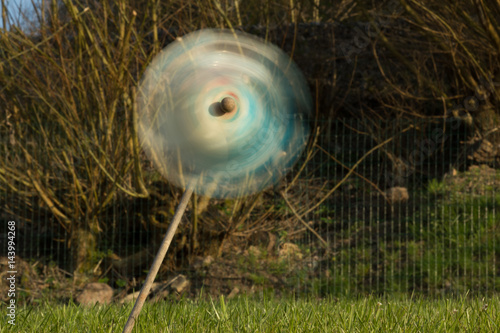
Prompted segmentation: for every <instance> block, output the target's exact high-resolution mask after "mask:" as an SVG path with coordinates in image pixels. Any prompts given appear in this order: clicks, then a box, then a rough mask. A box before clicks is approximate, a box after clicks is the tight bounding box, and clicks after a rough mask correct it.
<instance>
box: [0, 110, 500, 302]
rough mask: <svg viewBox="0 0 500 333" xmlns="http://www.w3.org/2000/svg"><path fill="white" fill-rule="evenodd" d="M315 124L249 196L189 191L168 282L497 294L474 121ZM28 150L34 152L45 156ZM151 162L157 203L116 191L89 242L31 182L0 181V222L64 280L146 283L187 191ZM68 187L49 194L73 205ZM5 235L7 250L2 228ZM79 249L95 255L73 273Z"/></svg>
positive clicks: (220, 287)
mask: <svg viewBox="0 0 500 333" xmlns="http://www.w3.org/2000/svg"><path fill="white" fill-rule="evenodd" d="M316 127H319V132H318V135H317V137H316V138H314V135H313V138H311V142H310V145H309V148H308V150H307V152H306V153H305V154H304V155H303V157H302V158H301V160H300V161H299V163H297V165H296V166H295V168H294V170H293V171H292V172H291V173H290V174H288V175H287V176H286V177H285V178H284V179H283V180H282V181H281V182H280V183H279V184H277V185H276V186H275V187H273V188H271V189H268V190H266V191H265V192H264V193H260V194H257V195H253V196H250V197H248V198H244V199H241V200H216V199H210V200H209V199H207V198H203V197H196V196H195V198H194V199H193V204H191V206H190V207H189V209H188V211H187V213H186V215H185V217H184V219H183V221H182V224H181V227H180V229H179V231H178V233H177V234H176V236H175V238H174V243H173V245H172V248H171V250H170V251H169V254H168V255H167V259H166V260H165V263H164V267H163V270H162V272H161V274H163V275H169V274H173V273H183V274H186V275H187V276H188V277H189V278H190V279H191V281H192V292H193V293H195V292H198V291H199V290H201V288H207V289H208V290H210V288H213V289H215V290H217V291H219V292H228V293H229V292H230V291H231V290H233V289H234V287H238V288H240V289H243V290H244V291H249V292H253V291H255V290H266V289H270V290H274V291H275V292H278V293H290V292H292V293H295V294H298V295H319V296H324V295H331V294H333V295H342V294H359V293H362V294H366V293H388V292H403V293H407V292H408V293H409V292H419V293H425V294H464V293H467V292H468V293H472V294H490V293H494V292H498V291H500V278H499V276H500V267H499V264H498V261H499V259H500V258H499V256H500V249H499V247H500V245H499V244H500V230H499V226H500V223H499V222H500V216H499V214H498V209H499V207H500V192H499V191H498V188H499V186H500V174H499V171H498V169H496V167H498V166H497V165H495V162H494V161H492V162H491V163H489V164H484V163H483V164H480V163H477V162H475V161H474V159H473V158H471V156H472V152H473V149H474V147H473V146H472V145H471V143H470V142H469V141H468V140H469V138H470V134H471V133H469V132H468V127H467V126H465V125H464V124H463V123H461V122H457V121H454V120H432V121H430V120H419V121H409V120H405V121H402V120H390V121H379V122H373V121H371V122H368V121H367V120H363V119H347V118H346V119H336V120H332V119H330V120H323V121H318V122H316ZM374 129H378V130H377V131H375V130H374ZM27 130H29V129H27ZM28 137H29V136H26V138H28ZM10 140H11V139H10V138H9V137H8V136H3V137H2V138H1V145H2V146H1V150H2V154H3V157H2V158H3V159H4V165H10V166H11V167H18V168H19V172H21V173H22V172H24V171H23V165H21V164H19V163H17V162H16V161H17V160H18V159H19V160H20V156H21V155H22V154H23V152H22V151H20V150H19V149H18V148H16V147H17V146H16V145H12V144H11V142H10ZM18 140H21V138H19V139H18ZM25 146H27V145H23V147H25ZM28 146H29V145H28ZM32 146H33V148H34V151H32V152H29V153H30V154H31V156H34V157H37V156H38V155H40V156H38V158H39V160H44V159H47V160H48V161H50V156H45V157H44V156H41V153H40V152H38V153H37V151H36V150H37V149H39V148H38V147H39V145H38V144H33V145H32ZM39 163H41V162H39ZM143 163H144V164H145V165H146V168H145V170H146V173H145V176H144V177H145V179H146V184H147V187H148V190H149V192H150V196H149V197H143V198H138V197H131V196H128V195H126V194H120V195H118V196H117V197H116V198H115V199H113V202H112V204H111V205H109V206H108V207H109V208H106V209H104V210H103V211H102V212H100V213H99V214H98V217H97V221H98V228H96V229H95V230H93V231H92V232H91V234H92V235H93V236H92V237H89V236H88V235H87V234H85V233H79V231H78V230H76V229H75V225H76V223H75V221H69V222H68V223H62V222H61V220H60V219H58V218H57V216H55V214H54V210H53V209H50V207H47V202H46V201H44V200H43V198H41V196H42V194H41V193H40V192H37V191H33V190H32V189H33V186H31V185H30V184H25V185H23V184H22V183H21V184H20V183H16V185H15V186H11V185H12V184H14V182H16V181H18V180H16V179H6V178H5V177H1V181H2V183H1V185H2V186H1V188H0V195H1V205H0V215H1V217H2V220H3V221H5V222H7V221H10V220H15V221H16V223H17V230H18V233H17V238H16V239H17V244H16V246H17V255H18V256H19V257H20V258H22V259H23V260H25V261H27V262H30V263H31V264H33V265H36V263H44V264H49V263H51V262H52V263H53V264H54V265H55V266H57V267H60V269H61V270H64V271H66V272H67V274H68V277H70V276H72V274H74V272H76V271H79V272H81V273H85V274H90V275H91V276H93V277H94V279H100V280H105V281H109V282H110V283H113V284H115V285H116V284H118V285H119V284H120V283H124V281H125V283H129V282H130V281H132V280H135V279H137V280H140V279H141V278H142V277H144V276H145V271H147V269H148V267H149V266H148V265H149V264H150V263H151V261H152V258H153V256H154V254H155V251H156V249H157V247H158V244H159V241H160V240H161V238H162V236H163V234H164V232H165V230H166V227H167V226H168V222H169V220H170V218H171V216H172V215H173V210H174V209H175V205H176V203H177V202H178V200H179V198H180V194H181V190H180V189H176V188H174V187H172V186H171V185H169V184H168V183H166V182H165V181H163V180H162V179H161V177H159V175H158V174H156V173H155V172H154V170H153V169H151V170H150V169H148V168H147V162H146V161H145V160H144V161H143ZM41 164H43V163H41ZM48 165H50V163H48ZM40 177H44V174H43V168H40ZM61 177H62V178H60V179H64V177H67V178H71V177H72V175H71V174H67V175H61ZM30 179H35V178H34V177H31V178H30ZM59 181H60V180H59ZM123 181H124V182H127V181H130V180H126V179H125V180H123ZM49 183H50V181H49ZM67 184H71V181H68V183H62V184H59V183H57V182H55V183H53V188H52V189H50V190H53V191H60V192H61V195H60V198H61V200H63V199H64V200H68V198H69V197H67V196H64V195H63V193H64V192H65V191H70V190H71V189H70V188H68V187H67V186H68V185H67ZM23 191H25V192H26V193H24V192H23ZM53 204H54V206H57V205H58V203H53ZM65 204H66V205H68V206H70V203H68V202H66V203H65ZM85 218H86V217H85V214H82V216H81V219H82V220H84V219H85ZM2 223H4V222H2ZM4 225H6V224H4ZM85 237H87V238H85ZM76 238H80V239H79V240H80V245H79V246H78V247H77V248H76V249H75V242H76V241H75V239H76ZM82 240H83V241H82ZM1 241H2V245H1V246H2V249H5V248H6V247H7V229H6V227H4V228H3V230H2V237H1ZM81 244H83V245H81ZM78 252H80V254H81V252H87V253H86V254H87V257H88V260H87V263H86V265H85V266H80V267H77V268H75V260H76V259H75V258H77V257H78V255H79V254H78ZM73 270H74V271H73Z"/></svg>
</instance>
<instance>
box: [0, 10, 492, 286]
mask: <svg viewBox="0 0 500 333" xmlns="http://www.w3.org/2000/svg"><path fill="white" fill-rule="evenodd" d="M3 8H5V6H4V7H3ZM2 16H3V22H4V27H3V29H2V32H1V34H0V105H1V113H0V116H1V118H0V152H1V153H0V199H1V202H0V216H2V219H3V220H10V219H16V221H18V222H19V230H20V235H21V237H20V239H22V241H23V242H24V245H22V246H21V247H20V249H22V250H20V251H24V252H22V253H21V256H22V257H24V258H30V257H31V258H36V259H35V260H38V259H39V258H41V257H44V258H48V259H49V260H50V258H52V260H54V261H55V262H56V263H57V265H58V266H61V267H62V268H61V269H64V271H65V273H64V274H63V276H64V277H71V278H72V279H76V280H77V281H80V280H82V281H86V280H87V279H89V277H90V278H95V279H104V280H106V281H109V282H110V283H111V284H113V285H114V286H120V285H123V283H125V285H126V286H127V288H130V286H133V281H135V280H134V279H133V277H134V276H135V275H140V274H141V273H142V270H143V269H147V268H146V266H147V262H148V260H150V257H151V252H154V249H155V248H156V246H157V242H158V241H159V240H160V239H161V233H162V232H163V231H164V230H165V227H166V224H167V223H168V221H169V219H170V217H171V216H172V214H173V210H174V207H175V206H176V205H177V202H178V200H179V199H180V189H176V188H173V187H172V186H170V184H168V183H165V182H164V181H163V180H162V179H161V177H160V176H159V175H158V174H157V173H156V172H155V171H154V169H153V168H152V166H151V164H150V163H149V162H148V161H147V159H146V158H145V156H144V155H143V153H142V151H141V147H140V143H139V142H138V140H137V135H136V130H135V127H134V119H135V117H136V115H135V110H134V105H135V87H136V86H137V84H138V80H139V79H140V77H141V74H142V73H143V71H144V70H145V68H146V66H147V65H148V63H149V62H150V61H151V59H152V58H153V57H154V56H155V55H156V54H157V53H158V52H159V51H160V50H161V49H162V48H163V47H164V46H165V45H166V44H167V43H169V42H171V41H172V40H174V39H175V37H177V36H182V35H184V34H185V33H188V32H190V31H194V30H197V29H202V28H207V27H221V28H233V29H237V30H244V31H248V32H251V33H253V34H256V35H259V36H261V37H262V38H264V39H266V40H268V41H270V42H273V43H276V44H277V45H279V46H280V47H282V48H283V49H284V50H285V51H286V52H288V53H289V54H290V55H291V56H292V57H293V58H294V59H295V60H296V62H297V63H298V64H299V67H301V69H302V70H303V71H304V73H305V74H306V76H307V78H308V83H309V85H310V87H311V91H312V94H313V96H315V108H316V118H315V119H314V120H312V123H311V126H312V128H313V129H314V135H312V137H311V141H310V144H309V146H308V150H307V153H306V154H305V155H304V157H303V159H302V161H301V162H300V163H299V164H298V165H297V168H296V170H295V171H294V173H292V174H291V175H289V176H288V177H287V178H286V179H285V180H284V181H283V182H282V183H281V184H279V185H278V186H276V187H275V188H273V189H270V190H268V191H266V192H264V193H260V194H257V195H254V196H251V197H249V198H244V199H238V200H212V199H209V198H205V197H197V196H195V197H194V199H193V202H192V206H191V207H190V211H189V212H188V214H187V219H186V221H185V223H184V224H183V226H182V227H181V229H180V231H179V234H178V235H176V244H175V246H174V248H173V249H172V250H171V252H170V253H169V258H168V259H167V261H166V267H167V268H166V269H175V270H179V269H184V268H186V267H191V266H190V265H192V264H193V262H195V261H196V258H197V257H200V256H201V257H207V256H208V255H211V256H213V257H216V258H221V259H222V258H226V259H227V260H226V263H228V264H235V265H236V268H234V269H235V270H236V272H237V273H238V274H240V275H244V276H246V277H247V280H248V281H249V283H252V284H255V285H261V286H273V287H275V288H278V287H287V288H289V287H292V288H297V289H298V290H307V291H308V292H313V291H314V292H318V293H330V292H334V291H338V290H341V291H342V292H349V293H350V292H353V293H356V292H370V291H380V292H383V291H391V290H398V291H413V290H418V291H430V292H434V293H435V292H447V291H450V292H463V291H466V290H468V289H474V290H477V291H478V292H490V291H498V290H499V289H500V280H499V278H498V276H500V271H499V269H500V268H499V266H498V261H499V259H500V257H499V253H500V250H499V244H500V239H499V238H500V236H499V234H500V231H499V227H498V225H499V223H498V222H499V221H500V216H498V208H499V207H500V197H499V194H498V190H497V189H498V185H499V184H498V181H497V180H496V179H498V174H497V171H495V167H497V166H498V165H499V164H498V163H499V162H500V146H499V143H500V132H499V131H498V128H499V110H500V61H499V60H500V37H499V36H500V29H499V28H498V27H499V26H500V25H499V24H498V22H500V20H499V17H500V5H499V3H498V1H496V2H495V1H488V0H484V1H472V0H470V1H469V0H461V1H451V0H450V1H445V2H443V3H442V4H440V5H436V4H434V2H433V1H425V0H422V1H406V0H400V1H380V2H372V1H361V0H360V1H354V0H346V1H324V0H314V1H313V0H310V1H307V0H301V1H299V0H276V1H269V0H252V1H238V0H230V1H229V0H226V1H222V0H201V1H194V0H178V1H168V2H165V1H159V0H150V1H70V0H62V1H57V0H52V1H43V2H42V5H41V7H40V8H39V9H38V10H37V11H36V13H35V15H34V17H33V18H32V25H31V26H29V27H28V28H24V29H20V28H19V26H20V24H19V23H16V22H11V21H9V20H10V19H9V18H10V17H12V15H10V14H9V13H8V12H7V11H5V10H4V11H3V12H2ZM472 164H478V165H479V164H483V165H487V166H489V168H488V169H476V171H474V169H472V170H471V169H470V166H471V165H472ZM478 170H479V171H478ZM474 172H476V173H479V175H474ZM445 175H452V176H453V177H455V178H452V180H450V178H446V177H445ZM484 175H486V176H484ZM474 177H476V178H474ZM468 178H470V179H471V180H470V182H473V185H475V186H472V185H470V182H466V181H463V179H468ZM391 188H405V189H409V193H410V195H409V200H407V199H404V198H405V195H403V194H401V195H396V196H395V197H393V195H392V194H391V193H393V192H391V191H390V190H389V191H388V189H391ZM291 243H294V244H296V246H297V248H298V251H295V252H293V253H296V254H297V255H293V256H290V255H286V256H285V255H280V254H279V253H280V251H281V250H283V248H284V244H291ZM237 244H239V246H236V245H237ZM297 244H298V245H297ZM249 246H253V247H254V248H257V249H258V250H259V252H255V251H254V252H252V251H250V252H248V247H249ZM235 249H236V250H235ZM245 250H246V251H247V252H245ZM238 251H241V253H240V252H238ZM231 253H236V254H238V255H237V257H238V258H232V257H231V255H230V254H231ZM284 258H285V259H284ZM232 267H234V265H233V266H232ZM44 269H45V268H44ZM35 270H36V269H35ZM27 271H29V270H27ZM39 273H40V272H39ZM247 273H248V274H247ZM26 274H28V273H26ZM191 274H193V276H194V277H196V278H199V279H202V278H203V274H205V272H203V271H200V272H198V271H196V272H192V273H191ZM245 274H247V275H245ZM276 276H280V277H283V278H280V279H278V280H276ZM53 281H54V280H52V282H53ZM45 282H46V281H44V283H45ZM49 285H50V283H49ZM32 287H33V286H32ZM228 288H229V287H228ZM28 289H29V290H31V289H35V288H28Z"/></svg>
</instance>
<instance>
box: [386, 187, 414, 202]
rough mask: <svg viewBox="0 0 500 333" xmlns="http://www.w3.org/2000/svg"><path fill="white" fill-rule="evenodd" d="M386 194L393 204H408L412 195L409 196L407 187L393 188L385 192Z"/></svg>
mask: <svg viewBox="0 0 500 333" xmlns="http://www.w3.org/2000/svg"><path fill="white" fill-rule="evenodd" d="M384 194H385V196H386V197H387V200H389V202H390V203H391V204H394V203H399V202H406V201H408V200H409V199H410V195H409V194H408V189H407V188H406V187H399V186H397V187H391V188H389V189H387V190H385V192H384Z"/></svg>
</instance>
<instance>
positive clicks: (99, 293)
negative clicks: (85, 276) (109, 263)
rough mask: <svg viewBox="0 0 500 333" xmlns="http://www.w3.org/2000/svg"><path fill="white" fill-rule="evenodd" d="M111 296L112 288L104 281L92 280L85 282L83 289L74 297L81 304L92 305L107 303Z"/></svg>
mask: <svg viewBox="0 0 500 333" xmlns="http://www.w3.org/2000/svg"><path fill="white" fill-rule="evenodd" d="M112 298H113V288H111V287H110V286H108V285H107V284H105V283H100V282H93V283H89V284H87V285H86V286H85V287H84V288H83V291H82V292H81V293H80V295H78V296H77V297H76V302H77V303H78V304H81V305H90V306H92V305H94V304H96V303H100V304H109V303H110V302H111V299H112Z"/></svg>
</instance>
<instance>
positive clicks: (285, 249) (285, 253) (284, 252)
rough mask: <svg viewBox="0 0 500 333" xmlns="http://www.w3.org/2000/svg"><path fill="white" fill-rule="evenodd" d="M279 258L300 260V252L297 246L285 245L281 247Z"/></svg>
mask: <svg viewBox="0 0 500 333" xmlns="http://www.w3.org/2000/svg"><path fill="white" fill-rule="evenodd" d="M279 256H280V257H284V258H295V259H302V252H301V251H300V248H299V246H298V245H297V244H293V243H285V244H283V245H282V246H281V249H280V251H279Z"/></svg>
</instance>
